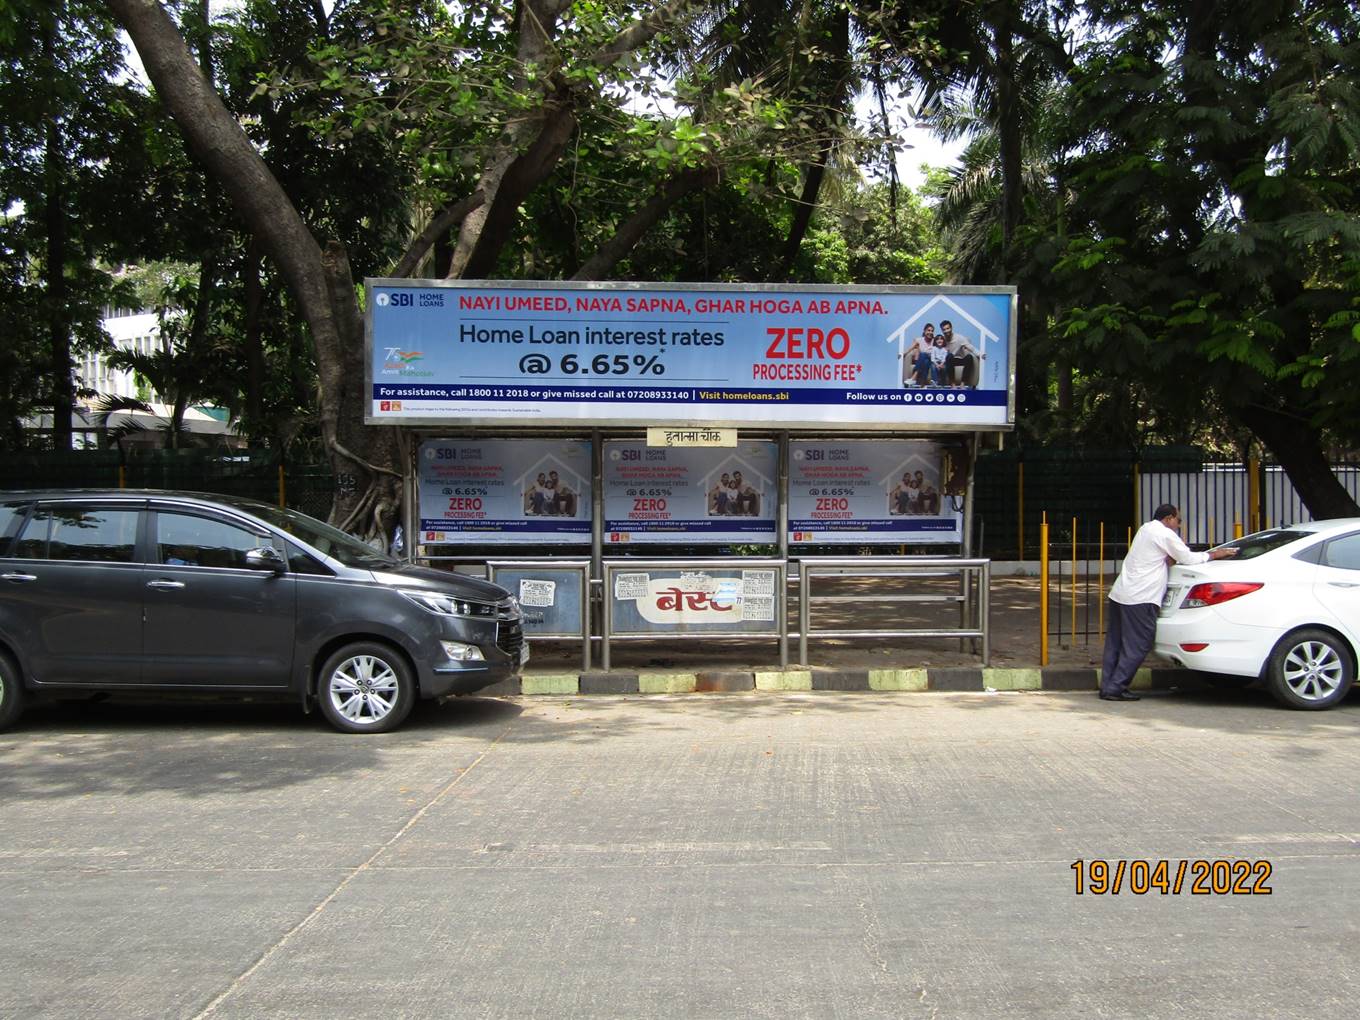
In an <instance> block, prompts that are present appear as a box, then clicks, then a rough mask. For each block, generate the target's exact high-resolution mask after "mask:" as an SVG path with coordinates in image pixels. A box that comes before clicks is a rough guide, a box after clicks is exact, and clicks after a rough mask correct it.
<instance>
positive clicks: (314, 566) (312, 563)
mask: <svg viewBox="0 0 1360 1020" xmlns="http://www.w3.org/2000/svg"><path fill="white" fill-rule="evenodd" d="M284 546H285V547H286V548H287V550H288V569H289V570H291V571H292V572H293V573H295V574H316V575H318V576H320V577H334V576H335V571H334V570H332V569H331V568H330V567H328V566H326V565H325V564H324V563H322V562H320V561H319V560H317V558H316V557H315V556H312V555H310V554H309V553H306V552H303V551H302V550H301V549H299V548H298V547H297V546H295V545H294V544H293V543H292V542H285V543H284Z"/></svg>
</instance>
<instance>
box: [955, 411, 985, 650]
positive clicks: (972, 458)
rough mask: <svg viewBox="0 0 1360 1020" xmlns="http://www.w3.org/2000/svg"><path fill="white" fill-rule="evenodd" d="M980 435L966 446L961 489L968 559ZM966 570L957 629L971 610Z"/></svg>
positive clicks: (969, 556)
mask: <svg viewBox="0 0 1360 1020" xmlns="http://www.w3.org/2000/svg"><path fill="white" fill-rule="evenodd" d="M981 439H982V435H981V433H979V432H974V433H973V436H972V440H971V442H970V443H969V447H968V487H967V488H966V489H964V490H963V536H962V537H963V544H962V546H961V547H960V552H962V553H963V558H964V559H966V560H968V559H972V558H973V482H974V480H975V479H976V477H977V461H978V451H979V450H980V449H981ZM968 580H969V578H968V572H967V571H964V572H963V573H962V574H961V575H960V576H959V587H960V591H959V594H960V595H962V596H963V598H962V600H961V601H960V602H959V629H963V625H964V622H965V621H966V620H967V619H968V614H970V613H971V611H972V605H971V601H972V590H971V588H970V586H969V583H968ZM959 650H960V651H962V650H963V642H962V641H960V642H959Z"/></svg>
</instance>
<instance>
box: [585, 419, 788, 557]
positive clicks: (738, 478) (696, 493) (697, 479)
mask: <svg viewBox="0 0 1360 1020" xmlns="http://www.w3.org/2000/svg"><path fill="white" fill-rule="evenodd" d="M778 463H779V454H778V448H777V446H776V444H775V443H774V442H772V441H770V440H757V441H750V442H743V443H740V444H738V445H737V446H736V447H734V448H718V449H714V448H687V447H650V446H648V445H647V444H646V443H645V442H641V441H638V442H629V441H622V440H620V441H610V442H606V443H605V444H604V533H605V534H604V540H605V543H606V544H620V543H625V542H685V543H697V544H715V545H723V544H727V543H732V542H750V543H765V542H774V541H775V540H776V531H775V529H776V526H777V525H776V520H777V515H778V510H779V494H778V486H777V478H778Z"/></svg>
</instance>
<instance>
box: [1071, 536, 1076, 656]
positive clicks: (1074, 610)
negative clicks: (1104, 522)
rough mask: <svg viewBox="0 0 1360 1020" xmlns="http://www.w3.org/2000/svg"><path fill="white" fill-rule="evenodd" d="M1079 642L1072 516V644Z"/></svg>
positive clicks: (1074, 539) (1074, 541)
mask: <svg viewBox="0 0 1360 1020" xmlns="http://www.w3.org/2000/svg"><path fill="white" fill-rule="evenodd" d="M1076 643H1077V519H1076V518H1075V517H1073V518H1072V644H1074V645H1075V644H1076Z"/></svg>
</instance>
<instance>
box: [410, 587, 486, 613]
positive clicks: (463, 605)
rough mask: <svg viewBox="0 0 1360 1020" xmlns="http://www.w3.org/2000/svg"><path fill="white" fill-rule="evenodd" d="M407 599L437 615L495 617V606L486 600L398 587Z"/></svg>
mask: <svg viewBox="0 0 1360 1020" xmlns="http://www.w3.org/2000/svg"><path fill="white" fill-rule="evenodd" d="M398 590H399V591H400V592H401V593H402V594H403V595H405V596H406V597H407V598H408V599H410V600H411V601H412V602H414V603H415V604H416V605H418V606H419V607H420V608H421V609H424V610H426V611H427V612H431V613H436V614H438V615H439V616H469V617H474V618H484V619H495V617H496V607H495V606H493V605H490V604H488V603H486V602H473V601H472V600H471V599H464V598H459V597H458V596H457V595H450V594H449V593H448V592H442V591H411V590H408V589H406V588H400V589H398Z"/></svg>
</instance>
